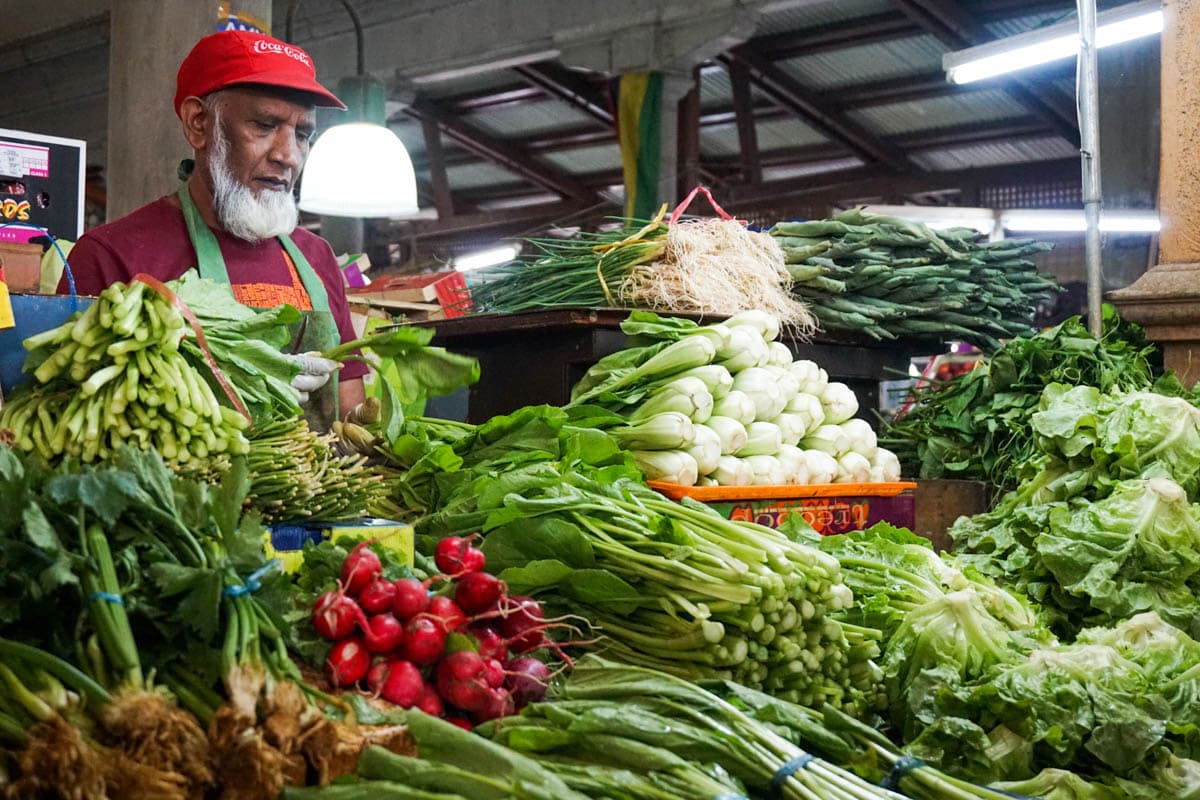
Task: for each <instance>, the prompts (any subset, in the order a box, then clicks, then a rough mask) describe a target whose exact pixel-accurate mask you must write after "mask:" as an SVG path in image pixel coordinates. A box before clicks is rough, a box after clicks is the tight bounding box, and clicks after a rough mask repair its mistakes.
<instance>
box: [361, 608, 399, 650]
mask: <svg viewBox="0 0 1200 800" xmlns="http://www.w3.org/2000/svg"><path fill="white" fill-rule="evenodd" d="M359 627H360V628H362V632H363V639H364V641H365V642H366V645H367V649H368V650H370V651H371V652H372V653H390V652H392V651H393V650H395V649H396V648H398V647H399V646H400V644H401V643H402V642H403V641H404V625H402V624H401V623H400V620H398V619H396V618H395V617H393V616H392V615H391V614H376V615H375V616H373V617H364V618H363V619H360V620H359Z"/></svg>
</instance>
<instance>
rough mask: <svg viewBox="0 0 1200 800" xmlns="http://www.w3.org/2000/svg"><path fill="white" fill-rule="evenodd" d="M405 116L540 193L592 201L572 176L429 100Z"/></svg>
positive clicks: (590, 196)
mask: <svg viewBox="0 0 1200 800" xmlns="http://www.w3.org/2000/svg"><path fill="white" fill-rule="evenodd" d="M405 112H406V113H408V114H409V115H410V116H412V117H414V118H416V119H418V120H426V119H429V120H432V121H433V122H435V123H436V124H437V125H438V127H439V128H441V130H442V132H443V133H444V134H445V135H446V136H449V137H450V138H451V139H453V140H454V141H456V142H458V143H459V144H460V145H461V146H462V147H464V148H466V149H467V150H470V151H471V152H472V153H475V154H476V155H478V156H480V157H482V158H485V159H487V160H488V161H492V162H494V163H496V164H499V165H500V166H502V167H504V168H505V169H507V170H510V171H511V172H515V173H516V174H517V175H520V176H521V177H522V178H524V179H525V180H528V181H530V182H532V183H535V184H537V185H538V186H541V187H542V188H544V189H548V190H550V191H552V192H555V193H556V194H559V195H562V196H563V197H571V198H575V199H578V200H588V199H591V198H592V197H593V192H592V191H591V190H590V189H588V188H587V187H586V186H584V185H583V184H582V183H580V182H579V181H578V180H577V179H576V178H575V177H574V176H572V175H570V174H569V173H567V172H565V171H563V170H560V169H559V168H558V167H556V166H554V165H553V164H549V163H546V162H543V161H540V160H538V159H535V158H534V157H532V156H531V155H530V154H529V153H528V152H526V151H525V150H524V149H522V148H521V147H518V146H517V145H514V144H513V143H511V142H507V141H504V140H503V139H497V138H496V137H494V136H491V135H490V134H487V133H484V132H483V131H481V130H479V129H478V128H476V127H474V126H472V125H469V124H468V123H466V122H463V121H462V120H461V119H459V118H458V117H456V116H454V115H453V114H450V113H448V112H446V110H445V109H443V108H442V107H441V106H439V105H438V104H437V103H436V102H434V101H432V100H417V101H416V102H415V103H413V104H412V105H410V106H407V107H406V108H405Z"/></svg>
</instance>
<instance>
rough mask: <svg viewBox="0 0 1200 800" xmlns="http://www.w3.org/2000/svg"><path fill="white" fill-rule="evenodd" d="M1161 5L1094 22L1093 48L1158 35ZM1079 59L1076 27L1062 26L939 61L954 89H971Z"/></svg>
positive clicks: (1129, 8)
mask: <svg viewBox="0 0 1200 800" xmlns="http://www.w3.org/2000/svg"><path fill="white" fill-rule="evenodd" d="M1162 29H1163V13H1162V4H1161V2H1160V0H1145V2H1138V3H1130V4H1128V5H1124V6H1120V7H1118V8H1113V9H1110V10H1108V11H1103V12H1101V13H1100V14H1099V15H1098V16H1097V18H1096V46H1097V47H1109V46H1110V45H1114V44H1121V43H1123V42H1128V41H1131V40H1133V39H1139V38H1141V37H1143V36H1154V35H1156V34H1159V33H1161V32H1162ZM1078 55H1079V25H1078V23H1076V22H1074V21H1069V22H1061V23H1059V24H1057V25H1051V26H1048V27H1046V28H1040V29H1037V30H1032V31H1029V32H1027V33H1022V34H1018V35H1016V36H1010V37H1007V38H1005V39H1000V40H998V41H995V42H988V43H987V44H983V45H979V46H978V47H971V48H968V49H966V50H958V51H956V52H953V53H947V54H946V55H945V56H944V57H943V58H942V66H943V68H944V69H945V70H946V77H947V79H948V80H950V81H951V82H952V83H971V82H972V81H980V80H984V79H985V78H993V77H995V76H997V75H1003V74H1005V73H1008V72H1016V71H1018V70H1022V69H1027V68H1029V67H1034V66H1037V65H1039V64H1048V63H1050V62H1051V61H1059V60H1061V59H1064V58H1074V57H1076V56H1078Z"/></svg>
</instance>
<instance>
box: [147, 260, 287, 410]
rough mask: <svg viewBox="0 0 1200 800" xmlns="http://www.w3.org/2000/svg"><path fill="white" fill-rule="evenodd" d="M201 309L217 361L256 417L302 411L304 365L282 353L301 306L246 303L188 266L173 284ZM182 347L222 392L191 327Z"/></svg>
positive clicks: (198, 314) (202, 322) (219, 392)
mask: <svg viewBox="0 0 1200 800" xmlns="http://www.w3.org/2000/svg"><path fill="white" fill-rule="evenodd" d="M169 286H170V288H171V289H172V290H173V291H174V292H175V294H176V295H178V297H179V299H180V300H182V301H183V302H184V303H186V304H187V306H188V307H189V308H190V309H191V310H192V312H193V313H194V314H195V315H196V318H197V319H198V320H199V321H200V325H201V328H202V329H203V331H204V339H205V343H206V345H207V347H208V351H209V352H210V353H211V354H212V357H213V359H214V360H215V361H216V363H217V366H219V367H220V368H221V372H223V373H224V374H225V377H226V378H227V379H228V380H229V382H230V384H231V385H232V386H233V389H234V391H236V392H237V394H238V396H239V397H240V398H241V400H242V402H243V403H245V404H246V407H247V408H248V409H249V411H250V415H251V417H253V418H254V419H255V420H256V421H263V420H270V419H288V418H290V417H294V416H296V415H297V414H299V413H300V406H299V395H298V394H297V393H296V390H295V389H293V388H292V385H291V384H292V379H293V378H295V377H296V375H297V374H298V373H299V371H300V369H299V367H298V366H297V365H296V364H295V362H294V361H292V360H291V359H289V358H288V357H287V356H286V355H284V354H283V352H282V351H283V348H284V347H286V346H287V344H288V342H289V341H291V338H292V331H291V329H290V328H289V326H292V325H295V324H296V323H298V322H299V321H300V312H299V311H297V310H296V309H295V308H293V307H292V306H289V305H280V306H276V307H274V308H271V309H267V310H265V311H255V310H254V309H251V308H247V307H246V306H244V305H242V304H241V303H239V302H237V300H235V299H234V297H233V291H232V290H231V289H230V288H229V287H228V286H226V285H224V284H220V283H216V282H214V281H211V280H208V279H206V278H201V277H199V276H198V275H197V274H196V273H195V272H194V271H192V270H188V271H187V272H185V273H184V274H183V276H182V277H181V278H179V279H178V280H175V281H172V282H171V283H170V284H169ZM181 350H182V351H183V353H184V354H185V355H186V356H187V358H188V359H189V360H190V361H192V363H193V366H195V367H196V368H197V369H198V370H199V371H200V374H201V375H204V376H205V377H206V379H207V380H208V382H209V383H210V385H211V386H212V389H213V391H214V392H215V393H216V396H217V397H218V398H223V397H224V391H223V390H222V389H221V387H220V386H218V385H217V383H216V379H215V378H214V377H213V374H212V370H211V368H210V367H209V365H208V362H207V360H206V358H205V353H204V351H203V349H202V348H201V347H200V343H199V341H198V340H197V338H196V337H195V334H193V333H192V332H191V331H190V330H189V331H188V336H187V337H186V338H185V339H184V340H183V343H182V345H181Z"/></svg>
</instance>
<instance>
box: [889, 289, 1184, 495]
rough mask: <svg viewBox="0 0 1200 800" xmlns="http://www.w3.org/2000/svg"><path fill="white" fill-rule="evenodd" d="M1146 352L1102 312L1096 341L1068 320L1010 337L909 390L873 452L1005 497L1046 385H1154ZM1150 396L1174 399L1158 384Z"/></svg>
mask: <svg viewBox="0 0 1200 800" xmlns="http://www.w3.org/2000/svg"><path fill="white" fill-rule="evenodd" d="M1153 357H1154V348H1153V346H1152V345H1150V344H1148V343H1147V342H1146V341H1145V338H1144V337H1143V336H1142V333H1141V329H1140V328H1137V327H1136V326H1134V325H1131V324H1128V323H1123V322H1122V321H1121V320H1120V318H1119V317H1118V316H1117V314H1116V312H1115V311H1114V310H1113V309H1112V308H1111V307H1107V306H1106V307H1105V309H1104V331H1103V334H1102V335H1101V336H1100V337H1099V338H1096V337H1094V336H1092V335H1091V334H1089V333H1088V331H1087V328H1086V327H1085V326H1084V323H1083V320H1081V319H1080V318H1078V317H1072V318H1071V319H1069V320H1067V321H1066V322H1063V323H1062V324H1061V325H1059V326H1057V327H1055V328H1052V329H1050V330H1048V331H1043V332H1041V333H1038V334H1037V335H1035V336H1030V337H1021V338H1016V339H1013V340H1011V341H1010V342H1008V343H1007V344H1005V345H1004V346H1003V347H1002V348H1000V349H999V350H998V351H997V352H996V353H994V354H993V355H992V356H990V357H989V358H988V359H987V360H986V361H985V362H984V363H983V364H982V365H981V366H979V367H977V368H976V369H974V370H971V371H970V372H967V373H964V374H962V375H959V376H958V377H956V378H953V379H951V380H949V381H945V382H941V383H934V384H931V385H929V386H926V387H924V388H920V389H917V390H916V391H915V393H914V395H913V398H912V399H913V403H912V406H911V408H910V409H909V410H908V411H907V412H906V413H905V414H904V416H902V417H900V418H899V419H898V420H897V421H895V422H893V423H891V424H889V425H888V426H887V428H886V431H885V433H884V434H883V435H881V436H880V444H881V445H884V446H886V447H889V448H891V449H892V450H893V451H894V452H895V453H896V454H897V455H898V456H899V457H900V461H901V463H902V464H903V465H904V468H905V474H907V475H919V476H920V477H921V478H961V479H967V480H981V481H986V482H988V483H990V484H992V485H994V486H997V487H999V488H1000V489H1002V490H1006V489H1011V488H1013V487H1014V486H1016V484H1017V483H1018V482H1019V481H1020V479H1021V477H1022V473H1021V469H1022V467H1023V466H1024V465H1025V464H1026V463H1027V462H1029V461H1030V459H1032V458H1034V457H1035V456H1036V455H1037V454H1038V453H1037V449H1036V444H1035V440H1034V435H1033V432H1032V431H1031V430H1030V427H1029V418H1030V416H1031V415H1032V414H1033V412H1034V411H1036V410H1037V405H1038V401H1039V399H1040V397H1041V393H1042V390H1043V389H1045V388H1046V387H1047V386H1049V385H1050V384H1052V383H1065V384H1070V385H1085V386H1094V387H1096V388H1098V389H1099V390H1100V391H1102V392H1110V391H1116V390H1121V391H1142V390H1147V389H1150V388H1151V387H1153V386H1155V384H1156V381H1155V371H1154V367H1153ZM1157 388H1158V390H1160V391H1163V392H1166V393H1168V394H1182V387H1180V386H1179V385H1178V383H1177V382H1174V381H1173V380H1171V379H1169V378H1165V379H1161V380H1160V381H1159V382H1158V385H1157Z"/></svg>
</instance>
